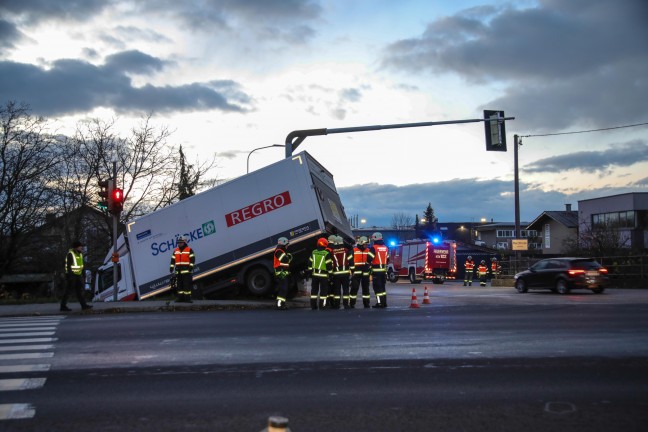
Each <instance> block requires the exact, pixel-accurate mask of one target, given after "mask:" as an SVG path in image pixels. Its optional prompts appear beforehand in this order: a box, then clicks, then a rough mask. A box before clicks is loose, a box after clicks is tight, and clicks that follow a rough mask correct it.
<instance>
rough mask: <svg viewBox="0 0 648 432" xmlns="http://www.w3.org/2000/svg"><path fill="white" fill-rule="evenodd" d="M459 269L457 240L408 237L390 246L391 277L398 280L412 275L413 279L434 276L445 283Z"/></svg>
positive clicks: (419, 280) (388, 272)
mask: <svg viewBox="0 0 648 432" xmlns="http://www.w3.org/2000/svg"><path fill="white" fill-rule="evenodd" d="M456 273H457V244H456V243H455V242H454V241H451V240H445V241H438V242H434V241H430V240H424V239H423V240H422V239H418V240H408V241H406V242H404V243H400V244H398V245H396V246H394V247H392V248H390V249H389V264H388V265H387V279H388V280H389V281H390V282H397V281H398V279H399V278H408V279H409V281H410V282H411V283H421V281H422V280H431V281H432V283H435V284H442V283H443V282H445V280H446V279H454V278H455V276H456Z"/></svg>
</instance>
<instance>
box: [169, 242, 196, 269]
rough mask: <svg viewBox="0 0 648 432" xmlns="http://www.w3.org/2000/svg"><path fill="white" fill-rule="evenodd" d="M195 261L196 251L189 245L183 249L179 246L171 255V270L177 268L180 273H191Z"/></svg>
mask: <svg viewBox="0 0 648 432" xmlns="http://www.w3.org/2000/svg"><path fill="white" fill-rule="evenodd" d="M194 261H195V257H194V252H193V250H192V249H191V248H190V247H189V246H185V247H184V248H183V249H182V250H181V249H180V248H179V247H177V248H175V250H174V251H173V255H172V256H171V270H172V271H173V270H174V269H175V271H176V273H180V274H185V273H191V272H193V268H194Z"/></svg>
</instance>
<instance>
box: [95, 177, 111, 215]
mask: <svg viewBox="0 0 648 432" xmlns="http://www.w3.org/2000/svg"><path fill="white" fill-rule="evenodd" d="M112 191H113V181H112V179H108V180H103V181H99V197H100V198H101V201H99V203H98V204H99V208H100V209H101V210H104V211H106V210H110V207H111V205H110V200H111V198H112Z"/></svg>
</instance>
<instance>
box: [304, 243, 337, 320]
mask: <svg viewBox="0 0 648 432" xmlns="http://www.w3.org/2000/svg"><path fill="white" fill-rule="evenodd" d="M327 248H328V240H326V239H325V238H323V237H322V238H321V239H319V240H317V248H316V249H315V250H314V251H313V252H312V253H311V256H310V258H309V264H308V273H309V275H310V276H311V277H312V278H313V280H312V282H311V297H310V300H311V309H312V310H317V309H318V308H319V309H323V308H324V307H325V306H326V300H327V298H326V297H327V295H328V286H329V274H330V273H331V269H332V267H333V260H332V259H331V253H330V252H329V251H328V249H327Z"/></svg>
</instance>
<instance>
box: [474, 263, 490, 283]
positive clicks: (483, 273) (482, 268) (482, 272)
mask: <svg viewBox="0 0 648 432" xmlns="http://www.w3.org/2000/svg"><path fill="white" fill-rule="evenodd" d="M477 276H478V277H479V286H483V287H485V286H486V277H487V276H488V267H486V261H484V260H481V262H480V263H479V267H477Z"/></svg>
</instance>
